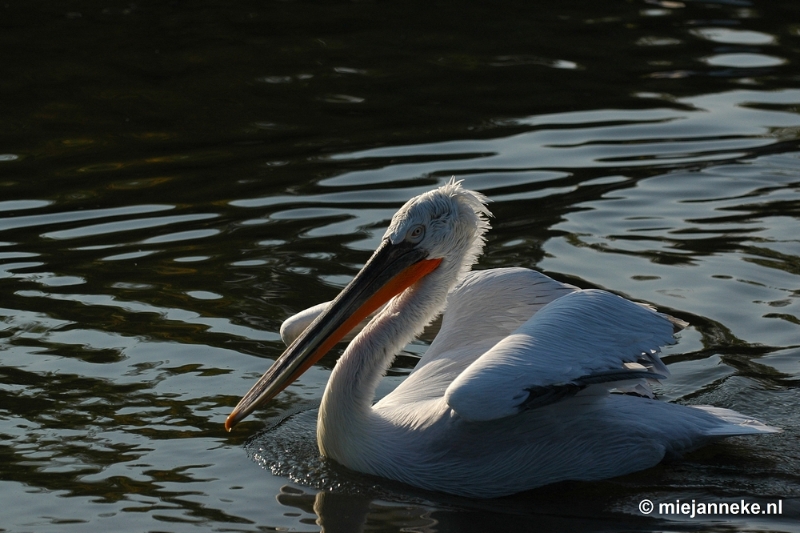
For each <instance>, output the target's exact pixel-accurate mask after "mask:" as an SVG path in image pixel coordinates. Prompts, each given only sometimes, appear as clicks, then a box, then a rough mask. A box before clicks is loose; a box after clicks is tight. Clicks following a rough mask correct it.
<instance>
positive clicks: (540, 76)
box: [0, 0, 800, 532]
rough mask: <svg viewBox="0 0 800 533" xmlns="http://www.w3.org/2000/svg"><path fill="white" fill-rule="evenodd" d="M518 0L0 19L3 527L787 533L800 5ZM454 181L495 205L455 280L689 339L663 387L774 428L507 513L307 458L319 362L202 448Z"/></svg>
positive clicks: (799, 460) (551, 492) (34, 11)
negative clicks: (611, 315) (474, 260)
mask: <svg viewBox="0 0 800 533" xmlns="http://www.w3.org/2000/svg"><path fill="white" fill-rule="evenodd" d="M536 4H538V3H525V2H512V3H509V4H506V5H504V6H502V7H498V6H488V5H487V6H485V7H481V6H472V5H464V4H463V3H458V4H457V3H448V2H443V3H437V4H435V5H430V4H429V3H418V4H380V3H370V2H363V3H361V2H356V3H347V2H333V3H330V2H329V3H315V2H306V1H297V2H275V3H267V4H265V3H263V2H239V3H237V4H236V5H227V4H218V3H214V2H200V3H193V4H192V5H188V4H186V5H184V4H183V3H180V2H176V3H170V4H164V3H161V2H138V3H136V4H119V5H113V6H107V5H102V4H98V3H96V2H90V1H76V2H71V3H65V2H31V1H29V2H8V3H6V4H5V5H4V6H2V7H0V9H2V12H3V16H2V17H0V18H2V20H3V22H2V23H1V24H2V25H3V31H2V32H0V42H2V45H3V49H4V50H6V52H5V54H4V61H3V65H4V81H3V83H2V85H0V91H1V92H2V95H3V101H5V102H7V105H6V109H5V112H4V113H3V114H2V116H0V398H1V399H2V400H1V402H0V454H2V455H1V457H2V462H0V463H1V464H2V466H1V467H0V472H1V474H0V495H2V500H3V502H4V505H3V509H2V510H0V529H3V530H7V531H15V532H16V531H37V532H45V531H58V532H63V531H95V530H96V531H107V530H109V529H113V530H114V531H197V530H208V531H272V530H292V531H319V530H320V528H321V527H324V528H325V530H326V531H358V530H365V531H400V530H403V531H437V532H450V531H453V532H455V531H458V532H466V531H486V530H491V529H495V528H496V526H497V524H504V527H505V528H507V529H509V530H527V529H534V528H536V529H537V530H559V531H563V530H565V529H574V530H579V531H597V530H602V531H607V530H619V529H624V530H629V531H630V530H634V531H639V530H641V531H657V530H659V531H660V530H664V529H668V530H692V531H696V530H702V531H717V530H726V531H727V530H730V529H749V530H760V531H761V530H770V531H797V530H798V527H797V525H796V524H797V519H798V518H799V517H800V477H798V474H797V472H798V471H800V451H799V450H798V446H797V442H798V436H800V430H799V429H798V428H799V427H800V417H799V416H798V414H797V413H798V412H800V395H799V394H798V390H799V389H798V387H797V384H798V382H799V381H798V380H799V379H800V307H799V305H800V304H799V303H798V295H800V290H799V289H798V287H800V283H798V274H800V238H799V237H798V235H800V233H798V229H797V228H798V216H799V214H800V212H799V211H798V206H800V89H798V87H800V77H798V74H797V71H796V65H797V64H798V62H799V61H800V54H798V50H800V25H799V24H798V22H797V21H798V20H800V10H798V6H796V5H795V2H791V1H788V0H786V1H767V0H761V1H758V0H753V1H747V0H730V1H722V0H720V1H716V2H700V1H692V2H689V1H684V2H674V1H669V2H668V1H663V2H662V1H641V2H639V1H631V2H617V3H597V2H586V1H566V2H558V3H557V4H554V5H552V6H542V5H536ZM451 175H455V176H457V177H458V178H459V179H463V180H464V184H465V186H467V187H469V188H473V189H476V190H479V191H481V192H483V193H484V194H486V195H488V196H489V197H490V198H491V200H492V204H491V205H490V207H491V210H492V211H493V213H494V219H493V221H492V225H493V229H492V231H491V233H490V234H489V239H488V244H487V247H486V253H485V255H484V256H483V257H482V258H481V260H480V263H479V265H478V267H477V268H494V267H500V266H525V267H529V268H535V269H538V270H541V271H544V272H546V273H548V274H550V275H552V276H554V277H556V278H557V279H559V280H562V281H568V282H571V283H575V284H577V285H579V286H582V287H600V288H604V289H607V290H611V291H614V292H616V293H618V294H622V295H624V296H627V297H630V298H633V299H636V300H641V301H646V302H649V303H651V304H653V305H655V306H657V307H658V308H659V309H661V310H662V311H665V312H669V313H671V314H674V315H676V316H678V317H680V318H682V319H684V320H687V321H688V322H690V323H691V324H692V326H691V327H690V328H689V329H687V330H685V331H684V332H683V333H682V334H681V336H680V341H679V343H678V344H676V345H674V346H670V347H669V348H667V349H666V350H665V356H664V359H665V361H666V362H667V364H668V365H669V368H670V370H671V372H672V373H673V377H672V378H671V379H669V380H666V381H664V382H663V383H662V384H661V385H660V386H659V388H658V393H659V395H660V396H661V398H662V399H664V400H665V401H675V402H680V403H688V404H713V405H717V406H721V407H727V408H732V409H736V410H739V411H742V412H745V413H748V414H750V415H752V416H754V417H756V418H759V419H760V420H762V421H764V422H767V423H769V424H771V425H775V426H778V427H780V428H782V429H783V433H781V434H779V435H771V436H763V437H755V438H736V439H730V440H728V441H726V442H724V443H720V444H715V445H712V446H709V447H707V448H705V449H703V450H700V451H698V452H695V453H693V454H690V455H689V456H687V457H686V458H684V459H683V460H681V461H677V462H671V463H665V464H662V465H659V466H658V467H656V468H653V469H650V470H647V471H645V472H641V473H637V474H633V475H630V476H625V477H622V478H617V479H614V480H608V481H604V482H598V483H567V484H561V485H557V486H554V487H547V488H544V489H539V490H536V491H531V492H528V493H525V494H521V495H517V496H513V497H509V498H504V499H501V500H496V501H487V502H478V501H471V500H464V499H459V498H453V497H449V496H446V495H440V494H432V493H424V492H420V491H417V490H415V489H413V488H409V487H406V486H403V485H399V484H395V483H391V482H387V481H384V480H380V479H376V478H370V477H366V476H361V475H359V474H356V473H353V472H349V471H347V470H346V469H343V468H341V467H339V466H337V465H335V464H332V463H330V462H326V461H324V460H322V459H320V458H319V456H318V453H317V451H316V447H315V443H314V417H315V414H316V411H315V409H316V406H317V405H318V401H319V398H320V397H321V395H322V391H323V389H324V386H325V382H326V379H327V376H328V374H329V372H330V370H331V368H332V366H333V364H334V363H335V360H336V357H337V355H338V353H339V352H336V353H332V354H330V355H328V356H326V357H325V358H324V359H323V360H322V361H321V362H320V364H319V365H317V366H315V367H314V368H313V369H312V370H311V371H309V372H308V373H307V374H305V375H304V376H303V377H302V378H301V379H300V380H298V382H296V383H295V384H294V385H293V386H291V387H290V388H289V389H287V391H286V392H284V393H283V394H282V395H280V396H279V397H278V398H277V399H276V400H275V401H274V402H272V403H271V404H270V405H269V406H267V407H266V408H264V409H262V410H260V411H259V412H258V413H256V415H255V416H253V417H252V418H251V419H249V420H248V421H246V422H244V423H243V424H241V427H239V428H237V429H236V431H234V432H233V433H231V434H227V433H225V432H224V429H223V426H222V424H223V422H224V419H225V417H226V416H227V414H228V413H229V411H230V409H231V408H232V407H233V405H235V403H236V402H237V401H238V398H239V397H240V395H241V394H243V393H244V392H246V390H247V389H248V388H249V386H250V385H251V384H252V382H253V380H254V379H256V378H257V377H258V376H259V375H260V374H261V373H262V372H263V371H264V370H265V369H266V368H267V367H268V366H269V364H270V363H271V361H272V360H274V359H275V358H276V357H277V356H278V355H279V354H280V353H281V351H282V345H281V343H280V339H279V335H278V329H279V327H280V323H281V322H282V320H284V319H285V318H286V317H287V316H289V315H291V314H293V313H295V312H297V311H299V310H301V309H304V308H306V307H308V306H310V305H313V304H316V303H318V302H320V301H324V300H327V299H330V298H332V297H333V296H335V294H336V293H337V291H338V290H339V289H341V288H342V287H343V286H344V285H345V284H346V283H347V282H348V281H349V279H350V278H351V277H352V276H353V275H354V274H355V273H356V272H357V270H358V268H359V267H360V266H361V265H362V264H363V262H364V261H365V260H366V259H367V258H368V257H369V254H370V251H371V250H372V249H373V248H374V247H375V246H376V245H377V243H378V242H379V239H380V236H381V235H382V233H383V231H384V228H385V226H386V225H387V223H388V220H389V219H390V217H391V215H392V214H393V213H394V211H395V210H396V209H397V208H398V207H399V206H400V205H402V203H403V202H404V201H405V200H407V199H408V198H410V197H412V196H414V195H416V194H419V193H421V192H424V191H426V190H428V189H430V188H432V187H435V186H437V185H439V184H441V183H443V182H444V181H446V180H447V179H449V177H450V176H451ZM434 333H435V331H432V332H429V333H428V334H427V335H426V336H424V338H423V339H421V340H419V341H417V342H415V343H413V344H411V345H409V346H408V347H407V348H406V350H405V351H404V352H403V353H402V354H401V355H400V357H398V359H397V361H396V364H395V366H394V367H393V368H392V370H391V371H390V372H389V375H388V376H387V379H386V382H385V383H384V384H383V385H382V387H381V389H380V393H381V394H385V393H386V392H387V391H388V390H390V389H391V387H392V386H394V385H396V384H397V383H398V382H399V381H400V380H402V379H403V377H404V376H405V375H406V374H407V373H408V372H409V371H410V369H411V368H413V365H414V362H415V360H416V358H417V357H418V356H419V354H421V353H423V352H424V350H425V347H426V346H427V344H428V343H429V342H430V337H431V335H433V334H434ZM644 498H648V499H651V500H653V501H655V502H659V501H674V500H676V499H680V500H682V501H691V500H692V499H695V500H697V501H707V502H711V501H737V500H740V499H743V498H744V499H747V500H749V501H755V502H762V503H767V502H774V501H776V500H782V502H783V507H782V509H783V514H782V515H780V516H774V515H769V516H767V515H764V516H723V517H695V518H688V517H675V516H670V517H667V516H654V515H651V516H644V515H642V514H641V513H640V512H639V509H638V504H639V502H640V501H641V500H642V499H644Z"/></svg>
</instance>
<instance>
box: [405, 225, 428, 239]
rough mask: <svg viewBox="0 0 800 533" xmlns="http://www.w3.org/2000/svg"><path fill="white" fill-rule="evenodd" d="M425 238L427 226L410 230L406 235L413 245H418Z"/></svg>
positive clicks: (419, 226)
mask: <svg viewBox="0 0 800 533" xmlns="http://www.w3.org/2000/svg"><path fill="white" fill-rule="evenodd" d="M424 236H425V226H423V225H422V224H419V225H417V226H414V227H413V228H411V229H410V230H408V233H407V234H406V240H407V241H410V242H413V243H418V242H419V241H421V240H422V238H423V237H424Z"/></svg>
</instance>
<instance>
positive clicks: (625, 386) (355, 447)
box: [226, 181, 777, 497]
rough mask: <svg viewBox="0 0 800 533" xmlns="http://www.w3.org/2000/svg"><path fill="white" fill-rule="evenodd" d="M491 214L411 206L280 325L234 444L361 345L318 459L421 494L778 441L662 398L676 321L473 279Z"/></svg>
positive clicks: (529, 285)
mask: <svg viewBox="0 0 800 533" xmlns="http://www.w3.org/2000/svg"><path fill="white" fill-rule="evenodd" d="M485 201H486V200H485V198H484V197H482V196H481V195H480V194H478V193H475V192H472V191H468V190H465V189H463V188H462V187H461V186H460V185H459V184H458V183H456V182H454V181H451V182H450V183H448V184H447V185H444V186H443V187H440V188H438V189H435V190H433V191H430V192H428V193H425V194H424V195H421V196H419V197H417V198H414V199H412V200H410V201H409V202H408V203H407V204H406V205H405V206H403V208H402V209H401V210H400V211H399V212H398V213H397V214H396V215H395V217H394V218H393V219H392V223H391V225H390V227H389V229H388V230H387V232H386V235H385V236H384V242H383V244H382V245H381V247H380V248H379V249H378V250H377V251H376V253H375V255H374V256H373V257H372V258H371V259H370V261H369V262H368V263H367V265H366V266H365V267H364V269H363V270H362V271H361V272H360V273H359V275H358V276H357V277H356V278H355V279H354V280H353V282H351V284H350V285H348V287H347V288H345V289H344V290H343V291H342V293H341V294H340V295H339V297H337V299H336V300H334V301H333V302H332V303H330V304H327V303H326V304H320V305H318V306H315V307H314V308H311V309H308V310H306V311H304V312H302V313H300V314H298V315H295V317H292V318H291V319H289V320H287V322H286V323H284V325H283V327H282V328H281V335H282V337H283V338H284V340H285V341H287V343H289V344H290V347H289V348H288V349H287V351H286V352H285V353H284V355H282V356H281V358H279V359H278V361H276V362H275V363H274V364H273V368H271V369H270V370H269V371H268V372H267V373H266V374H265V375H264V376H263V377H262V378H261V380H259V382H258V383H257V384H256V385H255V386H254V387H253V389H251V391H250V392H249V393H248V394H247V395H246V396H245V397H244V398H243V399H242V401H241V402H240V404H239V405H238V406H237V408H236V409H235V410H234V412H233V413H232V414H231V416H230V417H229V418H228V422H227V423H226V425H227V426H228V428H229V429H230V427H232V426H233V425H235V424H236V423H237V422H238V421H239V420H241V419H242V418H244V416H247V414H248V413H250V412H251V411H252V409H253V408H254V407H255V406H256V405H257V404H259V403H261V402H263V401H266V400H268V399H270V398H272V397H274V396H275V395H276V394H277V393H278V392H279V391H280V390H281V389H282V388H284V387H285V386H286V385H288V383H290V382H291V381H292V380H294V379H296V377H297V376H298V375H299V374H300V373H302V371H304V370H305V368H307V367H308V366H310V365H311V364H313V362H314V361H316V360H318V359H319V358H320V357H321V356H322V355H323V354H324V353H325V352H326V351H328V350H329V349H330V347H331V346H332V344H333V343H335V342H336V340H337V339H340V338H342V337H343V336H344V335H345V334H347V333H349V332H350V331H356V332H358V331H359V330H360V332H359V333H358V335H356V336H355V338H354V339H353V340H352V342H351V343H350V345H349V346H348V347H347V349H346V350H345V352H344V354H343V355H342V357H341V358H340V360H339V361H338V363H337V364H336V367H335V368H334V370H333V372H332V374H331V378H330V381H329V383H328V386H327V387H326V390H325V393H324V396H323V399H322V404H321V406H320V412H319V419H318V426H317V442H318V444H319V448H320V450H321V452H322V453H323V454H324V455H325V456H327V457H329V458H331V459H334V460H336V461H338V462H339V463H341V464H343V465H345V466H347V467H350V468H352V469H354V470H358V471H360V472H365V473H369V474H374V475H378V476H383V477H387V478H391V479H395V480H399V481H403V482H406V483H409V484H411V485H415V486H417V487H421V488H425V489H431V490H438V491H444V492H449V493H453V494H459V495H464V496H471V497H494V496H502V495H505V494H511V493H515V492H519V491H522V490H526V489H530V488H534V487H538V486H541V485H545V484H548V483H553V482H557V481H562V480H568V479H569V480H596V479H603V478H608V477H613V476H618V475H622V474H626V473H629V472H633V471H636V470H641V469H644V468H648V467H651V466H653V465H655V464H657V463H658V462H659V461H661V460H662V459H663V458H664V457H665V456H667V455H676V454H681V453H683V452H685V451H687V450H690V449H692V448H695V447H697V446H700V445H702V444H704V443H706V442H708V441H709V440H712V439H714V438H719V437H724V436H729V435H744V434H753V433H770V432H774V431H777V430H776V429H774V428H771V427H769V426H765V425H764V424H761V423H760V422H758V421H755V420H751V419H748V418H747V417H745V416H743V415H740V414H738V413H735V412H733V411H729V410H726V409H720V408H714V407H696V406H683V405H676V404H670V403H665V402H660V401H657V400H655V399H653V398H652V393H651V391H650V388H649V385H648V381H649V380H651V379H660V378H664V377H667V376H668V374H669V372H668V370H667V369H666V367H665V366H664V364H663V363H662V362H661V360H660V358H659V356H658V351H659V347H660V346H663V345H665V344H669V343H671V342H674V339H673V332H674V331H675V330H676V329H679V328H681V327H683V326H684V325H685V324H683V323H682V322H681V321H679V320H676V319H673V318H671V317H668V316H666V315H663V314H660V313H657V312H656V311H654V310H653V309H651V308H649V307H647V306H643V305H639V304H635V303H633V302H630V301H628V300H625V299H624V298H621V297H619V296H616V295H613V294H611V293H608V292H605V291H599V290H581V289H578V288H576V287H573V286H571V285H567V284H563V283H559V282H557V281H555V280H553V279H551V278H548V277H547V276H544V275H543V274H540V273H537V272H534V271H531V270H527V269H522V268H501V269H494V270H486V271H477V272H471V271H470V270H469V269H470V268H471V266H472V264H473V263H474V262H475V259H476V258H477V256H478V255H479V254H480V252H481V249H482V246H483V235H484V233H485V232H486V230H487V229H488V223H487V221H486V216H487V215H488V211H487V210H486V208H485ZM387 300H388V303H386V302H387ZM383 304H385V305H383ZM382 305H383V307H381V306H382ZM443 309H444V310H445V311H444V316H443V319H442V327H441V330H440V331H439V333H438V335H437V337H436V339H435V340H434V342H433V343H432V344H431V346H430V348H429V349H428V351H427V352H426V354H425V356H424V357H423V358H422V359H421V360H420V361H419V363H418V364H417V366H416V368H415V369H414V371H413V372H412V373H411V375H410V376H409V377H408V378H407V379H406V380H405V381H404V382H403V383H401V384H400V385H399V386H398V387H397V388H396V389H395V390H394V391H393V392H392V393H390V394H389V395H387V396H386V397H384V398H383V399H381V400H380V401H379V402H377V403H375V404H374V405H373V402H374V394H375V389H376V387H377V385H378V383H379V381H380V379H381V378H382V377H383V375H384V373H385V372H386V370H387V369H388V367H389V366H390V365H391V363H392V361H393V359H394V357H395V355H396V354H397V353H398V352H399V351H400V350H401V349H402V348H403V347H404V346H405V344H407V343H408V342H409V341H411V340H412V339H413V338H414V337H415V336H416V335H418V334H419V333H420V332H421V331H422V329H423V328H424V327H425V326H426V325H427V324H428V323H429V322H430V321H431V320H433V319H434V318H435V317H436V316H437V315H438V314H439V313H441V312H442V310H443ZM376 310H377V312H376ZM371 314H374V317H372V319H371V320H369V322H368V323H367V324H366V325H364V321H366V320H367V319H368V318H369V315H371ZM359 322H361V323H360V324H359ZM361 328H363V329H361ZM615 391H616V392H631V391H633V392H636V393H638V394H637V395H631V394H614V392H615Z"/></svg>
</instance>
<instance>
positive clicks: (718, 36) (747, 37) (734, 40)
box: [691, 28, 777, 45]
mask: <svg viewBox="0 0 800 533" xmlns="http://www.w3.org/2000/svg"><path fill="white" fill-rule="evenodd" d="M691 33H692V34H694V35H697V36H698V37H702V38H703V39H708V40H709V41H713V42H715V43H723V44H744V45H773V44H777V39H776V38H775V37H774V36H772V35H770V34H768V33H762V32H760V31H753V30H737V29H733V28H698V29H694V30H691Z"/></svg>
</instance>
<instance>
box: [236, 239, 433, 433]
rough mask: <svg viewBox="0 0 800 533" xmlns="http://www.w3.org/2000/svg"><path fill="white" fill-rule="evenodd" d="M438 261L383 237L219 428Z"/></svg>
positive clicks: (242, 415)
mask: <svg viewBox="0 0 800 533" xmlns="http://www.w3.org/2000/svg"><path fill="white" fill-rule="evenodd" d="M441 261H442V260H441V259H428V258H427V252H425V251H424V250H420V249H419V248H416V247H415V245H413V244H411V243H408V242H405V241H404V242H401V243H399V244H392V243H391V241H389V240H388V239H384V241H383V242H382V243H381V245H380V246H379V247H378V249H377V250H375V253H374V254H373V255H372V257H371V258H370V260H369V261H367V264H366V265H364V268H362V269H361V271H360V272H359V273H358V274H357V275H356V277H355V278H353V281H351V282H350V283H349V284H348V285H347V287H345V288H344V289H343V290H342V292H340V293H339V295H338V296H337V297H336V299H335V300H333V301H332V302H331V303H330V305H329V306H328V308H327V309H326V310H325V311H324V312H323V313H322V314H321V315H319V316H318V317H317V319H316V320H314V322H312V323H311V325H309V326H308V328H306V330H305V331H304V332H303V333H302V334H301V335H300V336H299V337H298V338H297V339H296V340H295V341H294V342H293V343H292V344H291V345H290V346H289V347H288V348H287V349H286V351H285V352H283V354H282V355H281V356H280V357H279V358H278V359H277V360H276V361H275V362H274V363H273V364H272V366H271V367H270V368H269V370H267V371H266V372H265V373H264V375H263V376H261V378H260V379H259V380H258V381H257V382H256V384H255V385H253V388H251V389H250V391H249V392H248V393H247V394H245V395H244V397H243V398H242V399H241V400H240V401H239V404H238V405H237V406H236V407H235V408H234V409H233V412H231V414H230V415H229V416H228V419H227V420H225V429H226V430H228V431H230V430H231V429H233V427H234V426H235V425H236V424H238V423H239V422H240V421H241V420H242V419H244V418H245V417H246V416H247V415H249V414H250V413H251V412H252V411H253V410H254V409H255V408H256V407H257V406H258V405H260V404H262V403H265V402H268V401H269V400H271V399H272V398H274V397H275V396H276V395H277V394H278V393H279V392H281V391H282V390H283V389H285V388H286V387H287V386H289V384H291V383H292V382H293V381H294V380H296V379H297V378H298V377H300V376H301V375H302V374H303V373H304V372H305V371H306V370H308V369H309V368H310V367H311V366H312V365H313V364H314V363H316V362H317V361H319V360H320V359H321V358H322V356H323V355H325V354H326V353H327V352H328V351H329V350H330V349H331V348H332V347H333V346H334V345H335V344H336V343H337V342H339V341H340V340H341V339H342V337H344V336H345V335H346V334H347V333H348V332H350V330H352V329H353V328H354V327H355V326H356V325H358V323H359V322H361V321H362V320H363V319H364V318H366V317H367V316H369V315H370V314H371V313H373V312H374V311H375V310H376V309H378V308H379V307H380V306H382V305H383V304H385V303H386V302H388V301H389V300H390V299H392V298H393V297H394V296H396V295H398V294H400V293H401V292H403V291H404V290H405V289H406V288H408V287H410V286H411V285H413V284H414V283H415V282H417V281H418V280H420V279H422V278H423V277H424V276H426V275H427V274H430V273H431V272H433V271H434V270H435V269H436V267H438V266H439V263H441Z"/></svg>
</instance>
